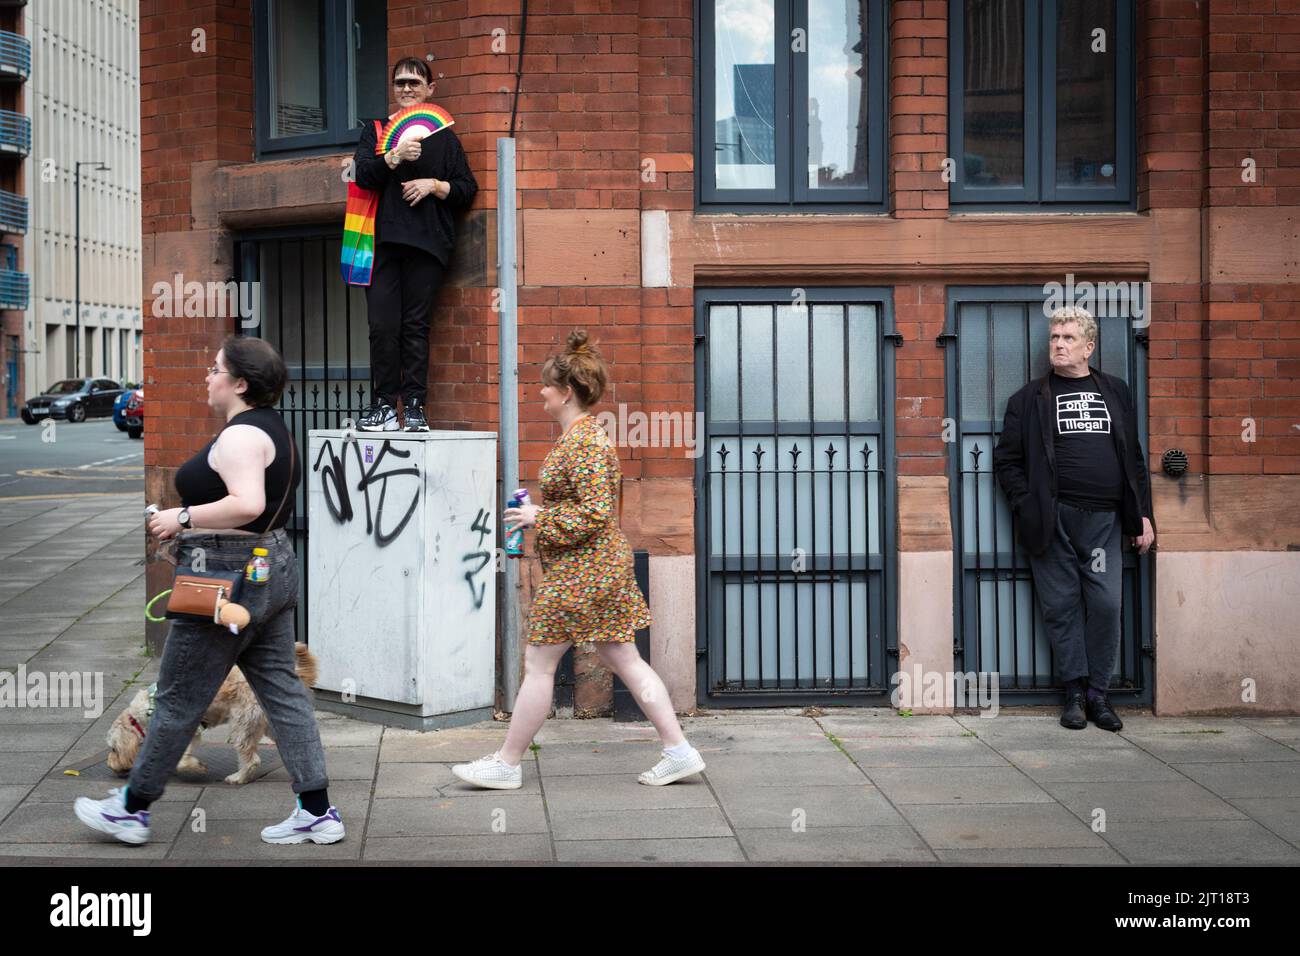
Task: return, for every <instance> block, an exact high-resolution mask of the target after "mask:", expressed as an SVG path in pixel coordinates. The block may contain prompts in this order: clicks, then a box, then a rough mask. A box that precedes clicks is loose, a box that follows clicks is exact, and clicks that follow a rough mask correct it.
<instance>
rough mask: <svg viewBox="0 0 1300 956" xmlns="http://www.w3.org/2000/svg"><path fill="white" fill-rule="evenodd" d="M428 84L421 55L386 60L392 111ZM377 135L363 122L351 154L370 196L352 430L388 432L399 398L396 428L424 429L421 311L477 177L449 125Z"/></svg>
mask: <svg viewBox="0 0 1300 956" xmlns="http://www.w3.org/2000/svg"><path fill="white" fill-rule="evenodd" d="M436 85H437V82H436V81H435V80H434V78H433V74H432V71H430V69H429V66H428V64H427V63H425V62H424V61H423V60H417V59H415V58H414V57H407V58H405V59H402V60H398V61H397V65H396V66H394V67H393V98H394V100H395V101H396V103H397V110H398V111H401V110H405V109H407V108H408V107H412V106H417V105H419V104H422V103H428V102H429V97H431V96H432V95H433V90H434V87H435V86H436ZM394 115H396V113H394V114H391V115H390V116H389V117H388V118H389V119H392V117H393V116H394ZM377 142H378V135H377V133H376V131H375V124H374V123H366V124H365V125H364V126H363V127H362V131H361V141H360V143H359V144H358V145H357V151H356V155H355V156H354V157H353V163H354V167H355V170H356V184H357V185H358V186H360V187H361V188H362V189H369V190H373V191H374V192H376V193H379V196H380V198H379V210H378V213H377V215H376V217H375V238H374V241H375V258H374V265H373V267H372V272H371V275H370V285H369V287H368V288H367V289H366V306H367V313H368V318H369V322H370V369H371V380H372V391H371V404H370V406H369V407H368V408H367V409H366V410H365V412H364V413H363V414H362V416H361V420H360V421H359V422H358V423H357V427H358V428H359V429H360V430H362V431H396V430H397V429H398V427H399V425H398V421H397V412H396V410H395V409H394V406H395V405H396V404H397V401H398V399H399V398H400V399H401V402H402V406H403V411H402V425H401V426H400V427H402V428H404V429H405V430H406V431H427V430H428V423H427V421H426V420H425V416H424V405H425V401H426V397H427V394H428V385H427V381H428V376H429V325H430V313H431V312H432V311H433V300H434V296H435V295H436V294H437V291H438V288H439V286H441V285H442V281H443V279H444V277H445V276H446V272H447V265H448V262H449V261H450V259H451V250H452V247H453V245H454V244H455V239H456V224H455V217H454V213H455V212H456V211H458V210H461V209H467V208H468V207H469V205H470V204H471V203H472V202H473V201H474V196H475V194H476V193H477V192H478V182H477V181H476V180H475V179H474V174H473V173H472V172H470V169H469V164H468V162H467V161H466V159H465V150H464V149H463V148H462V147H461V144H460V139H459V138H458V137H457V136H456V131H455V130H454V129H452V128H450V127H447V128H444V129H439V130H438V131H437V132H436V133H433V134H431V135H429V136H426V137H425V138H424V139H413V138H412V139H403V140H402V141H400V142H399V143H397V144H396V145H394V146H393V147H392V148H391V149H389V150H388V151H387V152H384V153H381V154H378V155H377V154H376V153H375V145H376V143H377Z"/></svg>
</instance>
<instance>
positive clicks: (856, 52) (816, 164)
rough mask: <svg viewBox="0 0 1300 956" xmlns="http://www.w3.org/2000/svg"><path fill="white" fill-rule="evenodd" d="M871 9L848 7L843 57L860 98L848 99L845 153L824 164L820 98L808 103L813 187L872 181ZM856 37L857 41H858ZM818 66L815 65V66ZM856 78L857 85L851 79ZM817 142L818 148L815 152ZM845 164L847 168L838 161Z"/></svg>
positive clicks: (846, 73) (848, 83)
mask: <svg viewBox="0 0 1300 956" xmlns="http://www.w3.org/2000/svg"><path fill="white" fill-rule="evenodd" d="M867 7H868V4H866V3H852V2H849V3H845V4H844V7H843V9H844V34H843V36H844V44H843V46H842V47H841V49H840V56H841V57H842V62H843V64H844V74H843V76H844V81H843V82H844V84H845V86H846V87H848V88H849V89H850V91H851V90H852V87H853V86H854V85H856V86H857V93H858V95H857V97H856V98H854V97H853V95H852V93H851V92H850V94H849V95H848V96H846V97H845V98H844V119H843V121H842V124H841V125H840V127H839V128H840V129H842V130H844V131H845V133H846V134H847V135H846V136H845V140H846V141H845V145H844V154H843V156H841V157H836V158H833V159H831V160H830V161H828V162H825V163H824V164H823V160H822V150H823V148H824V147H823V137H822V129H821V126H822V120H821V107H820V105H819V104H818V102H817V100H816V99H813V98H811V97H810V98H809V100H808V113H809V117H808V165H809V166H810V167H812V168H815V169H816V170H817V179H816V182H814V183H811V184H810V185H813V186H866V185H867V178H868V169H867V163H868V156H869V154H868V153H867V125H868V124H867V116H868V115H869V114H868V107H867V94H868V84H867V71H866V64H865V62H864V56H863V55H864V53H865V52H866V49H867ZM855 37H856V40H854V38H855ZM812 65H813V66H814V67H815V64H812ZM852 76H856V77H857V78H858V81H857V83H856V84H854V83H853V82H852V80H850V77H852ZM814 142H816V144H817V145H816V148H815V150H814V145H813V144H814ZM836 159H840V160H842V161H843V163H844V165H843V166H842V167H841V165H840V164H839V163H838V162H836V161H835V160H836Z"/></svg>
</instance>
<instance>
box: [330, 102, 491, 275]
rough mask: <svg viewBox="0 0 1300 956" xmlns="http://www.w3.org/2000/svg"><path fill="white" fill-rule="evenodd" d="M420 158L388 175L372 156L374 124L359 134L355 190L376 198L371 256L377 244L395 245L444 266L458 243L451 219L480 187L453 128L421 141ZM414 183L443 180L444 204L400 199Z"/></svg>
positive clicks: (430, 198) (378, 157)
mask: <svg viewBox="0 0 1300 956" xmlns="http://www.w3.org/2000/svg"><path fill="white" fill-rule="evenodd" d="M421 147H422V149H421V152H420V158H419V159H417V160H415V161H413V162H404V163H398V164H397V168H396V169H389V168H388V164H387V163H386V162H384V157H383V156H382V155H376V154H375V124H374V122H373V121H369V120H367V121H366V123H365V125H364V126H362V128H361V142H360V143H358V144H357V151H356V155H355V156H354V157H353V161H354V162H353V164H354V166H355V169H356V182H357V185H358V186H360V187H362V188H363V189H373V190H375V191H376V192H379V193H380V198H379V213H378V215H377V216H376V217H375V255H376V256H378V255H380V254H381V252H380V249H379V244H380V243H384V242H399V243H402V244H403V245H407V246H415V247H416V248H417V249H423V250H424V251H425V252H428V253H429V254H431V255H432V256H434V257H435V258H436V259H437V260H438V261H439V262H440V263H442V265H443V266H444V267H445V266H446V265H447V260H448V259H449V258H450V257H451V250H452V247H453V246H454V245H455V241H456V222H455V217H454V215H453V214H454V213H455V212H457V211H459V210H462V209H468V208H469V206H470V204H471V203H472V202H473V201H474V196H475V194H476V193H477V192H478V182H477V181H476V180H475V179H474V174H473V173H472V172H470V170H469V163H468V162H466V161H465V150H464V149H463V148H461V145H460V139H459V137H457V136H456V130H455V129H454V128H453V127H447V128H445V129H441V130H439V131H438V132H436V133H433V134H431V135H429V136H427V137H425V138H424V139H423V140H422V141H421ZM412 179H444V180H446V181H447V182H448V183H450V184H451V192H450V193H448V194H447V198H446V199H439V198H438V197H437V196H433V195H429V196H426V197H425V198H424V199H421V200H420V201H419V202H418V203H416V204H415V205H414V206H412V205H411V204H410V203H408V202H407V201H406V200H405V199H403V198H402V184H403V183H405V182H408V181H410V180H412Z"/></svg>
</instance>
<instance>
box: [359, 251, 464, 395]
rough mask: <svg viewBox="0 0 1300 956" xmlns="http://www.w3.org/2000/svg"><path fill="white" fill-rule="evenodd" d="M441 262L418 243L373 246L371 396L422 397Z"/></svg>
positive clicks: (368, 291) (368, 294) (369, 291)
mask: <svg viewBox="0 0 1300 956" xmlns="http://www.w3.org/2000/svg"><path fill="white" fill-rule="evenodd" d="M444 271H445V270H444V269H443V266H442V263H440V262H439V261H438V260H437V259H436V258H434V257H433V256H432V255H431V254H429V253H427V252H425V251H424V250H423V249H417V248H415V247H414V246H407V245H402V244H400V243H395V242H381V243H380V244H379V245H378V246H376V247H375V264H374V267H373V269H372V270H371V273H370V286H369V288H367V289H366V307H367V313H368V319H369V322H370V379H371V384H372V386H373V391H372V393H371V394H372V395H373V396H374V398H373V400H374V401H376V402H378V401H379V399H381V398H382V399H385V400H387V401H388V403H389V404H390V405H396V404H397V398H398V396H399V395H400V396H401V398H402V401H403V402H404V403H405V404H407V405H409V404H410V403H411V402H412V401H418V402H420V404H421V405H423V404H424V403H425V398H426V396H427V394H428V391H429V388H428V378H429V324H430V320H431V313H432V312H433V298H434V296H435V295H436V294H437V291H438V286H439V284H441V282H442V278H443V275H444Z"/></svg>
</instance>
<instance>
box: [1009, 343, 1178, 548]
mask: <svg viewBox="0 0 1300 956" xmlns="http://www.w3.org/2000/svg"><path fill="white" fill-rule="evenodd" d="M1090 371H1091V372H1092V377H1093V380H1094V381H1095V382H1096V383H1097V388H1098V390H1099V391H1100V392H1101V396H1102V398H1104V399H1105V400H1106V407H1107V408H1108V409H1109V410H1110V420H1111V425H1112V427H1111V437H1112V438H1113V439H1114V441H1115V450H1116V452H1117V453H1118V455H1119V460H1120V465H1121V466H1122V467H1123V469H1124V501H1123V506H1122V508H1121V510H1120V520H1121V522H1122V525H1121V527H1122V529H1123V532H1124V533H1125V534H1126V535H1130V536H1132V537H1137V536H1138V535H1140V534H1141V533H1142V530H1143V529H1142V519H1143V518H1149V519H1151V527H1152V528H1155V526H1156V522H1155V517H1154V515H1153V514H1152V510H1151V482H1150V480H1149V477H1148V475H1147V466H1146V458H1145V456H1144V455H1143V454H1142V446H1141V444H1140V443H1139V442H1138V435H1137V415H1136V413H1135V412H1134V409H1133V396H1132V395H1131V394H1130V393H1129V389H1128V385H1126V384H1125V383H1124V380H1123V379H1120V378H1116V377H1115V376H1114V375H1107V374H1106V373H1105V372H1100V371H1098V370H1097V369H1095V368H1094V369H1090ZM1050 376H1051V372H1048V373H1047V375H1044V376H1043V377H1042V378H1037V379H1034V380H1033V381H1032V382H1030V383H1029V384H1028V385H1026V386H1025V387H1024V388H1022V389H1020V391H1018V392H1016V393H1015V394H1014V395H1012V396H1011V398H1010V399H1009V400H1008V401H1007V414H1006V417H1005V418H1004V419H1003V421H1002V435H1001V437H1000V438H999V439H998V444H997V447H996V448H994V449H993V471H994V472H995V473H996V474H997V476H998V484H1000V485H1001V486H1002V490H1003V491H1004V492H1005V493H1006V496H1007V501H1008V502H1010V504H1011V508H1012V511H1014V513H1015V516H1016V530H1017V535H1018V537H1019V538H1020V543H1021V544H1023V545H1024V546H1025V547H1026V548H1028V549H1029V552H1030V553H1031V554H1042V553H1043V552H1044V551H1046V550H1047V546H1048V545H1049V544H1050V543H1051V541H1052V536H1053V535H1054V534H1055V533H1056V446H1055V443H1054V436H1053V435H1052V422H1053V421H1054V418H1053V416H1052V413H1051V408H1052V392H1051V387H1050V385H1049V384H1048V379H1049V377H1050Z"/></svg>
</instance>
